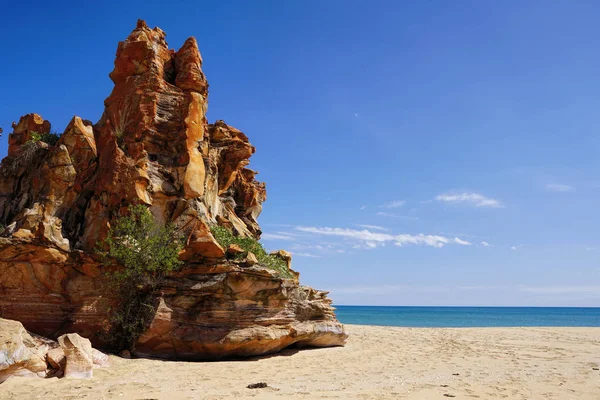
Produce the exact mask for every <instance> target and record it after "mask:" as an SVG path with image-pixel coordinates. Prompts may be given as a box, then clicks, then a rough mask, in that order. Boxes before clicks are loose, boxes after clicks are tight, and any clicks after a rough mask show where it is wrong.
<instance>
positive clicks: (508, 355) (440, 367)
mask: <svg viewBox="0 0 600 400" xmlns="http://www.w3.org/2000/svg"><path fill="white" fill-rule="evenodd" d="M347 328H348V330H349V332H350V334H351V337H350V340H349V342H348V344H347V346H346V347H338V348H328V349H312V350H301V351H298V350H293V349H291V350H286V351H284V352H283V353H281V354H279V355H274V356H270V357H262V358H256V359H251V360H244V361H224V362H205V363H200V362H198V363H190V362H167V361H157V360H146V359H136V360H126V359H121V358H118V357H114V356H111V362H112V366H111V367H110V368H107V369H97V370H95V371H94V378H92V379H89V380H73V379H56V378H52V379H31V378H11V379H9V380H8V381H7V382H5V383H4V384H2V385H0V398H2V399H42V398H43V399H230V398H236V399H247V398H248V399H249V398H257V399H325V398H327V399H334V398H335V399H398V398H399V399H445V398H453V397H455V398H457V399H461V398H463V399H464V398H480V399H561V400H564V399H578V400H583V399H594V400H597V399H600V371H599V370H598V368H599V367H600V328H460V329H437V328H424V329H421V328H387V327H374V326H358V325H349V326H347ZM257 382H266V383H267V384H268V387H267V388H263V389H248V388H246V386H247V385H248V384H252V383H257Z"/></svg>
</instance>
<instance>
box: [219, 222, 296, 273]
mask: <svg viewBox="0 0 600 400" xmlns="http://www.w3.org/2000/svg"><path fill="white" fill-rule="evenodd" d="M210 231H211V233H212V235H213V237H214V238H215V240H216V241H217V242H219V244H220V245H221V246H222V247H223V248H225V249H226V248H227V247H229V245H231V244H237V245H238V246H240V247H241V248H242V250H244V251H245V252H251V253H253V254H254V255H255V256H256V259H257V260H258V263H259V264H260V265H262V266H264V267H267V268H269V269H271V270H273V271H276V272H278V273H279V274H280V275H281V276H282V277H284V278H291V277H292V274H291V272H290V270H289V269H288V267H287V263H286V262H285V261H284V260H282V259H281V258H279V257H275V256H272V255H270V254H269V253H267V251H266V250H265V248H264V247H263V245H262V244H260V243H259V242H258V240H256V239H254V238H250V237H241V236H235V235H234V234H233V233H232V232H231V231H230V230H229V229H227V228H225V227H223V226H219V225H214V226H212V227H211V228H210Z"/></svg>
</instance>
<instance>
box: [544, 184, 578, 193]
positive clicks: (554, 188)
mask: <svg viewBox="0 0 600 400" xmlns="http://www.w3.org/2000/svg"><path fill="white" fill-rule="evenodd" d="M546 190H548V191H549V192H570V191H572V190H573V187H572V186H569V185H561V184H560V183H548V184H546Z"/></svg>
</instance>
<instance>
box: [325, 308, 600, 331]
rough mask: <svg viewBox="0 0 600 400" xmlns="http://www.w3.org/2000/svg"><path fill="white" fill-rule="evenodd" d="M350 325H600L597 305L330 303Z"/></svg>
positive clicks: (428, 326) (479, 326)
mask: <svg viewBox="0 0 600 400" xmlns="http://www.w3.org/2000/svg"><path fill="white" fill-rule="evenodd" d="M334 307H335V308H336V314H337V316H338V319H339V320H340V322H342V323H344V324H350V325H373V326H397V327H413V328H486V327H600V307H566V306H565V307H560V306H557V307H542V306H531V307H530V306H353V305H334Z"/></svg>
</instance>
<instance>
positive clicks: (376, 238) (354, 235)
mask: <svg viewBox="0 0 600 400" xmlns="http://www.w3.org/2000/svg"><path fill="white" fill-rule="evenodd" d="M296 229H297V230H299V231H301V232H308V233H314V234H318V235H326V236H337V237H342V238H346V239H353V240H356V241H359V242H360V243H361V245H359V247H363V246H364V247H366V248H375V247H378V246H383V245H385V244H386V243H391V244H394V245H395V246H398V247H402V246H405V245H411V244H414V245H425V246H432V247H437V248H440V247H444V246H445V245H446V244H449V243H455V244H460V245H468V244H470V243H469V242H467V241H464V240H461V239H459V238H454V239H449V238H447V237H445V236H440V235H425V234H422V233H419V234H417V235H410V234H400V235H392V234H389V233H382V232H371V231H369V230H368V229H363V230H356V229H348V228H330V227H314V226H298V227H296Z"/></svg>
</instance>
